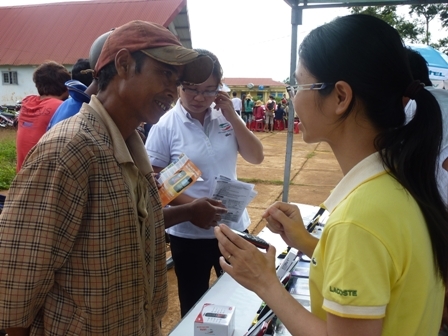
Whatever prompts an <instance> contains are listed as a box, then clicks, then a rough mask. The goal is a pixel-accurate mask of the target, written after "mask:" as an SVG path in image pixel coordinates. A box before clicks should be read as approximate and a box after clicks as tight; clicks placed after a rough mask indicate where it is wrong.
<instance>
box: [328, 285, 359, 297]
mask: <svg viewBox="0 0 448 336" xmlns="http://www.w3.org/2000/svg"><path fill="white" fill-rule="evenodd" d="M330 292H333V293H336V294H339V295H341V296H358V291H357V290H354V289H340V288H337V287H331V286H330Z"/></svg>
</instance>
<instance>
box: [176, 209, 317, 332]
mask: <svg viewBox="0 0 448 336" xmlns="http://www.w3.org/2000/svg"><path fill="white" fill-rule="evenodd" d="M297 205H298V206H299V208H300V212H301V213H302V217H303V219H304V223H305V224H307V223H308V222H309V221H310V220H311V218H312V217H313V216H314V214H315V213H316V212H317V210H319V207H316V206H312V205H307V204H297ZM258 236H259V237H261V238H263V239H264V240H266V241H267V242H269V243H270V244H271V245H273V246H275V248H276V250H277V254H278V253H280V252H281V251H283V250H284V249H285V248H286V243H285V242H284V241H283V239H282V238H281V237H280V236H279V235H277V234H273V233H272V232H271V231H270V230H269V229H263V230H262V231H261V232H260V234H259V235H258ZM204 303H213V304H216V305H222V306H234V307H236V311H235V333H234V334H233V336H243V335H244V334H245V333H246V331H247V329H248V328H249V327H250V325H251V323H252V320H253V319H254V317H255V315H256V313H257V310H258V308H259V307H260V304H261V299H260V298H259V297H258V296H257V295H256V294H255V293H253V292H251V291H249V290H247V289H246V288H244V287H243V286H241V285H240V284H238V283H237V282H236V281H235V280H233V279H232V278H231V277H230V276H229V275H228V274H223V275H222V276H221V277H220V278H219V279H218V280H217V281H216V283H215V284H214V285H213V286H212V287H211V288H210V289H209V290H208V291H207V292H206V293H205V294H204V296H203V297H202V298H201V299H200V300H199V301H198V302H197V303H196V305H195V306H194V307H193V308H192V309H191V310H190V311H189V312H188V314H187V315H185V316H184V318H183V319H182V320H181V321H180V322H179V324H178V325H177V326H176V327H175V328H174V329H173V330H172V331H171V333H170V334H169V335H170V336H190V335H193V334H194V320H195V319H196V316H197V315H198V314H199V312H200V311H201V309H202V306H203V305H204Z"/></svg>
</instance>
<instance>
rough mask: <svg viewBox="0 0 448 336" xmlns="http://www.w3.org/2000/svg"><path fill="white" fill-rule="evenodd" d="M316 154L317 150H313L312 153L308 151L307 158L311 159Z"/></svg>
mask: <svg viewBox="0 0 448 336" xmlns="http://www.w3.org/2000/svg"><path fill="white" fill-rule="evenodd" d="M315 155H316V153H315V152H311V153H308V154H307V155H306V158H307V159H311V158H312V157H313V156H315Z"/></svg>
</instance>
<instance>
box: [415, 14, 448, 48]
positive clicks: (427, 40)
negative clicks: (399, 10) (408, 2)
mask: <svg viewBox="0 0 448 336" xmlns="http://www.w3.org/2000/svg"><path fill="white" fill-rule="evenodd" d="M443 7H446V6H443V5H412V6H411V7H410V11H409V14H410V15H412V14H417V16H418V17H420V16H423V17H424V19H425V28H426V29H425V38H423V40H422V42H423V43H425V44H428V45H429V43H430V41H431V40H430V37H431V33H430V32H429V23H430V22H431V21H432V20H433V19H434V18H435V17H436V16H437V14H439V11H441V10H442V9H443Z"/></svg>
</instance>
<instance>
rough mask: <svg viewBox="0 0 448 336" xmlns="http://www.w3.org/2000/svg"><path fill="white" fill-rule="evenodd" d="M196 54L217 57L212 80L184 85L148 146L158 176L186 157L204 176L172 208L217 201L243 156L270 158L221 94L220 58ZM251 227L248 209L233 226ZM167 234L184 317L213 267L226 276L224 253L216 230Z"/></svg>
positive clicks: (187, 228)
mask: <svg viewBox="0 0 448 336" xmlns="http://www.w3.org/2000/svg"><path fill="white" fill-rule="evenodd" d="M196 51H198V52H199V53H200V54H203V55H207V56H209V57H211V58H212V59H213V61H214V69H213V72H212V74H211V76H210V77H209V79H208V80H207V81H205V82H204V83H202V84H200V85H192V84H189V83H182V85H181V86H180V90H179V96H180V99H179V100H178V101H177V104H176V106H174V108H172V109H171V110H170V111H168V112H167V113H166V114H165V115H164V116H163V117H162V118H161V119H160V121H159V122H158V123H157V124H156V125H154V126H153V127H152V128H151V130H150V132H149V134H148V139H147V141H146V145H145V146H146V150H147V152H148V156H149V157H150V160H151V164H152V165H153V167H154V170H155V171H156V172H158V171H160V170H161V169H163V168H164V167H166V166H167V165H168V164H170V163H171V162H172V161H174V160H175V159H177V158H178V157H179V155H180V154H182V153H185V154H186V155H187V156H188V157H189V158H190V159H191V161H192V162H194V163H195V165H196V166H198V168H199V169H200V170H201V172H202V176H201V177H202V179H203V181H197V182H196V183H195V184H193V185H192V186H191V187H190V188H189V189H187V190H186V191H185V192H184V193H183V194H181V195H180V196H178V197H177V198H176V199H175V200H174V201H173V202H172V205H177V204H184V203H188V202H192V201H193V200H195V199H197V198H201V197H211V196H212V193H213V190H212V188H213V184H214V179H215V177H216V176H219V175H224V176H227V177H229V178H232V179H236V178H237V175H236V160H237V155H238V153H240V154H241V156H242V157H243V158H244V159H245V160H246V161H248V162H250V163H253V164H259V163H261V162H262V161H263V157H264V156H263V146H262V144H261V142H260V141H259V140H258V138H257V137H256V136H255V135H253V134H252V133H251V132H250V131H249V130H248V129H247V127H246V125H245V124H244V122H243V121H242V120H241V118H240V117H239V116H238V115H237V114H236V113H235V110H234V108H233V104H232V101H231V99H230V98H229V96H228V94H227V93H225V92H221V91H219V86H220V84H221V79H222V69H221V65H220V63H219V61H218V59H217V57H216V56H215V55H214V54H212V53H210V52H209V51H206V50H200V49H197V50H196ZM249 224H250V219H249V215H248V213H247V210H246V211H245V212H244V214H243V216H242V218H241V220H240V221H239V222H238V223H235V225H234V226H233V228H234V229H236V230H240V231H244V230H246V228H247V227H248V226H249ZM167 232H168V234H169V235H170V242H171V252H172V256H173V260H174V265H175V272H176V275H177V281H178V287H179V300H180V305H181V315H182V316H184V315H185V314H186V313H187V312H188V311H189V310H190V308H191V307H192V306H193V305H194V304H195V303H196V302H197V301H198V300H199V299H200V298H201V296H202V295H203V294H204V293H205V292H206V291H207V289H208V287H209V280H210V271H211V269H212V267H213V268H214V269H215V271H216V274H217V275H218V276H219V275H220V274H221V267H220V265H219V257H220V256H221V253H220V251H219V249H218V243H217V240H216V238H215V235H214V232H213V228H210V229H208V230H205V229H202V228H199V227H196V226H194V225H193V224H192V223H190V222H184V223H181V224H179V225H176V226H173V227H171V228H169V229H167Z"/></svg>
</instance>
